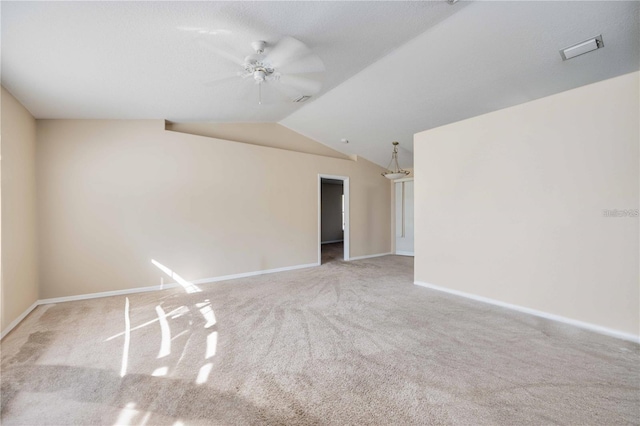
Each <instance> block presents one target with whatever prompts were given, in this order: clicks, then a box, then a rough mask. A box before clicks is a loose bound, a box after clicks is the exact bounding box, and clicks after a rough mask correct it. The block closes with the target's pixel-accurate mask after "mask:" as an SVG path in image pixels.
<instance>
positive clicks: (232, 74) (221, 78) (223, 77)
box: [203, 71, 251, 86]
mask: <svg viewBox="0 0 640 426" xmlns="http://www.w3.org/2000/svg"><path fill="white" fill-rule="evenodd" d="M250 75H251V73H246V72H242V71H228V72H224V73H219V74H218V75H216V76H215V77H214V78H212V79H211V80H208V81H206V82H204V83H203V84H204V85H205V86H215V85H217V84H219V83H222V82H225V81H227V80H233V79H238V80H240V79H244V78H247V77H249V76H250Z"/></svg>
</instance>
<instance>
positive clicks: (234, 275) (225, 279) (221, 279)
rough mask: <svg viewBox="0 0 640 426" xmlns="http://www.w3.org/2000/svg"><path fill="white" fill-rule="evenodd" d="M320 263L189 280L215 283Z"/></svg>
mask: <svg viewBox="0 0 640 426" xmlns="http://www.w3.org/2000/svg"><path fill="white" fill-rule="evenodd" d="M319 265H320V264H319V263H307V264H304V265H294V266H285V267H283V268H275V269H265V270H262V271H253V272H243V273H241V274H233V275H223V276H220V277H213V278H202V279H200V280H195V281H189V282H190V283H192V284H207V283H215V282H218V281H227V280H235V279H238V278H247V277H255V276H256V275H265V274H273V273H274V272H285V271H294V270H296V269H304V268H311V267H314V266H319Z"/></svg>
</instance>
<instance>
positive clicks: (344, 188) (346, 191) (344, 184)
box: [318, 173, 350, 265]
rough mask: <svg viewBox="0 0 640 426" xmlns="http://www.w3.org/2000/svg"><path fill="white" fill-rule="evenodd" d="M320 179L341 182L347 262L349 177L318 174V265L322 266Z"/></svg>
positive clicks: (347, 257) (347, 258) (345, 258)
mask: <svg viewBox="0 0 640 426" xmlns="http://www.w3.org/2000/svg"><path fill="white" fill-rule="evenodd" d="M322 179H333V180H341V181H342V191H343V194H344V232H343V239H344V243H343V245H344V260H349V253H350V250H349V240H350V232H349V230H350V226H349V222H350V220H349V216H350V215H349V211H350V210H349V176H336V175H327V174H323V173H319V174H318V265H321V264H322V248H321V247H322Z"/></svg>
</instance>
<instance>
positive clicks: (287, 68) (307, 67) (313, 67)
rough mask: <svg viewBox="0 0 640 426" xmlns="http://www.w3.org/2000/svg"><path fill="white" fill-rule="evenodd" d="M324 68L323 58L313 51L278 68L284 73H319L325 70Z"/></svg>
mask: <svg viewBox="0 0 640 426" xmlns="http://www.w3.org/2000/svg"><path fill="white" fill-rule="evenodd" d="M324 69H325V68H324V63H323V62H322V59H320V57H319V56H318V55H315V54H313V53H312V54H308V55H304V56H301V57H298V58H295V59H293V60H292V61H291V62H289V63H286V64H283V65H282V66H280V67H278V68H277V70H278V72H280V73H282V74H305V73H317V72H324Z"/></svg>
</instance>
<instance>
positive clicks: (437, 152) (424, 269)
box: [414, 72, 640, 335]
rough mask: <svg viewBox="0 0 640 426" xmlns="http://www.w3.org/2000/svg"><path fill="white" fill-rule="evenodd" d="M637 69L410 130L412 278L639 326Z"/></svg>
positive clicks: (623, 326)
mask: <svg viewBox="0 0 640 426" xmlns="http://www.w3.org/2000/svg"><path fill="white" fill-rule="evenodd" d="M638 93H639V88H638V73H637V72H636V73H632V74H628V75H624V76H621V77H617V78H614V79H611V80H606V81H602V82H599V83H596V84H592V85H589V86H584V87H581V88H578V89H574V90H571V91H568V92H564V93H560V94H557V95H554V96H550V97H547V98H543V99H539V100H536V101H533V102H529V103H526V104H522V105H519V106H516V107H513V108H507V109H504V110H501V111H497V112H494V113H490V114H486V115H483V116H479V117H475V118H472V119H469V120H465V121H461V122H458V123H454V124H451V125H447V126H444V127H440V128H437V129H433V130H429V131H426V132H422V133H419V134H417V135H416V136H415V146H414V156H415V168H416V170H418V173H417V174H416V180H415V182H416V183H415V185H416V209H415V210H416V263H415V264H416V267H415V278H416V281H421V282H426V283H430V284H433V285H437V286H442V287H447V288H450V289H453V290H457V291H462V292H466V293H472V294H475V295H479V296H483V297H487V298H491V299H495V300H498V301H502V302H506V303H510V304H515V305H520V306H523V307H527V308H531V309H536V310H540V311H544V312H548V313H551V314H555V315H560V316H564V317H568V318H571V319H575V320H579V321H583V322H587V323H591V324H595V325H599V326H603V327H607V328H610V329H613V330H616V331H620V332H624V333H629V334H633V335H638V334H639V317H640V313H639V300H640V296H639V280H638V267H639V251H638V231H639V228H638V218H637V217H618V218H607V217H604V216H603V210H605V209H638V207H639V206H638V204H639V199H638V189H639V188H638V186H639V185H638V176H639V167H638V158H639V157H638V156H639V141H640V137H639V118H638V117H639V112H640V111H639V107H638V99H639V97H638Z"/></svg>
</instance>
